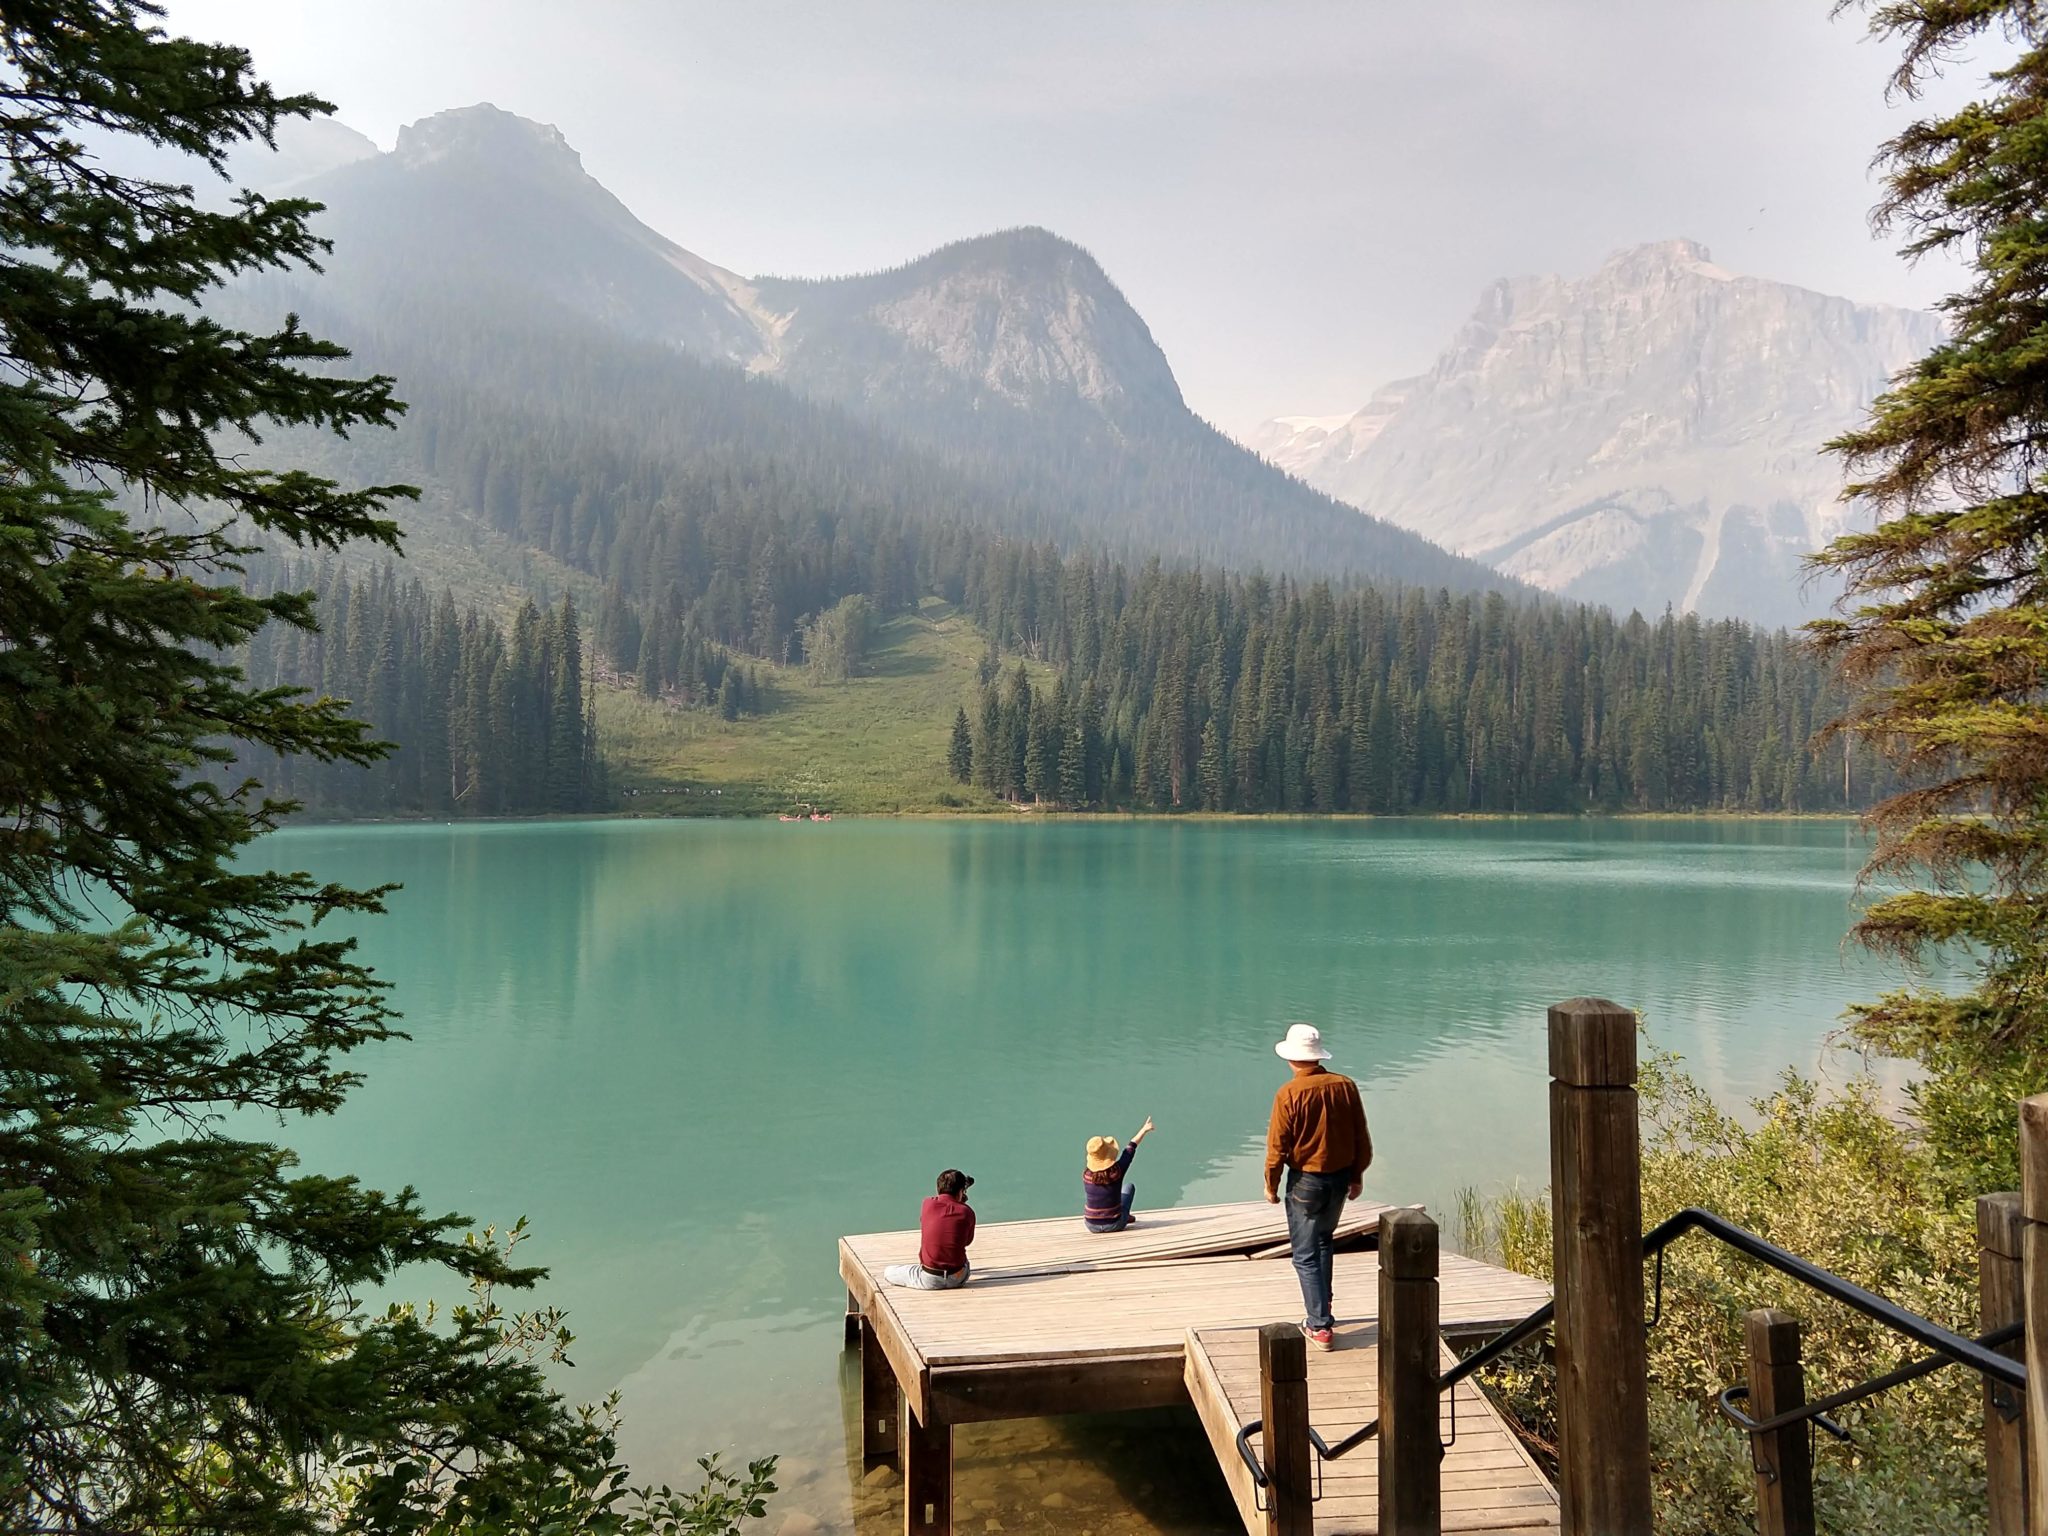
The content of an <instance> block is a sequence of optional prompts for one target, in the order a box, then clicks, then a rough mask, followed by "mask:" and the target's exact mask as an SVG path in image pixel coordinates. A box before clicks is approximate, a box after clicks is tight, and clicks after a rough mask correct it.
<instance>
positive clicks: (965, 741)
mask: <svg viewBox="0 0 2048 1536" xmlns="http://www.w3.org/2000/svg"><path fill="white" fill-rule="evenodd" d="M946 771H947V772H948V773H950V774H952V775H953V778H954V779H955V780H956V781H957V782H959V783H961V784H965V783H967V782H968V781H969V780H970V779H972V778H973V777H974V730H973V728H972V727H971V726H970V725H968V723H967V709H966V706H965V705H963V706H961V708H960V709H958V710H957V711H955V712H954V715H953V739H952V741H951V742H950V743H949V744H948V746H947V748H946Z"/></svg>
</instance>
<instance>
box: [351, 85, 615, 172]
mask: <svg viewBox="0 0 2048 1536" xmlns="http://www.w3.org/2000/svg"><path fill="white" fill-rule="evenodd" d="M392 153H393V154H394V155H396V156H397V158H398V160H399V161H400V162H401V163H402V164H405V165H408V166H421V165H429V164H432V163H434V162H435V161H440V160H455V159H467V158H477V159H483V160H488V161H492V162H495V163H500V164H507V163H518V162H522V161H523V162H527V163H532V164H539V165H546V166H550V167H554V168H557V169H563V170H569V171H574V172H577V173H579V174H580V173H581V172H582V170H583V157H582V156H581V155H579V154H577V153H576V151H575V150H574V149H572V148H571V147H570V145H569V141H568V139H567V138H565V137H564V136H563V134H562V130H561V129H559V128H557V127H555V126H554V124H552V123H537V122H535V121H533V119H531V118H527V117H521V116H519V115H518V114H517V113H516V112H507V111H505V110H504V109H503V108H501V107H496V106H493V105H492V104H491V103H490V102H488V101H480V102H478V103H477V104H476V105H475V106H473V107H455V108H452V109H450V110H449V111H446V112H436V113H435V114H434V115H433V116H432V117H423V118H421V119H420V120H419V121H418V122H416V123H408V124H407V125H406V126H405V127H403V128H401V129H399V130H398V147H397V148H396V149H395V150H393V151H392Z"/></svg>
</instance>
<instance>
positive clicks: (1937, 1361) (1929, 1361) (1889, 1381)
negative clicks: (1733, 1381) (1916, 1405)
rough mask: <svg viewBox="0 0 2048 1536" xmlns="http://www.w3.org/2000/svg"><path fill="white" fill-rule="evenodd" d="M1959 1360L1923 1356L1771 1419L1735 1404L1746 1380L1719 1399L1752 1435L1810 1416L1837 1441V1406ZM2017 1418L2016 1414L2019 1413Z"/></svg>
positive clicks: (1992, 1344) (1993, 1335)
mask: <svg viewBox="0 0 2048 1536" xmlns="http://www.w3.org/2000/svg"><path fill="white" fill-rule="evenodd" d="M2026 1331H2027V1325H2026V1324H2025V1323H2007V1324H2006V1325H2005V1326H2004V1327H2003V1328H1994V1329H1992V1330H1991V1331H1990V1332H1989V1333H1984V1334H1979V1335H1978V1336H1977V1342H1978V1343H1979V1344H1982V1345H1983V1346H1984V1347H1985V1348H1987V1349H1993V1348H1996V1347H1997V1346H1998V1345H2000V1344H2010V1343H2011V1342H2012V1341H2013V1340H2014V1339H2017V1338H2019V1337H2021V1336H2022V1335H2023V1334H2025V1333H2026ZM1956 1363H1957V1362H1956V1361H1954V1360H1951V1359H1949V1358H1948V1357H1947V1356H1946V1355H1924V1356H1922V1357H1921V1358H1920V1359H1918V1360H1914V1361H1911V1362H1909V1363H1907V1364H1905V1365H1902V1366H1900V1367H1898V1369H1896V1370H1891V1371H1886V1372H1885V1373H1884V1375H1882V1376H1873V1377H1871V1378H1870V1380H1868V1381H1863V1382H1858V1383H1857V1384H1856V1385H1855V1386H1853V1387H1844V1388H1843V1389H1842V1390H1841V1391H1839V1392H1834V1393H1830V1394H1829V1395H1828V1396H1826V1397H1822V1398H1816V1399H1815V1400H1814V1401H1812V1402H1810V1403H1803V1404H1801V1405H1800V1406H1799V1407H1797V1408H1788V1409H1786V1410H1785V1411H1784V1412H1783V1413H1780V1414H1776V1415H1773V1416H1772V1417H1771V1418H1768V1419H1761V1420H1759V1419H1752V1418H1751V1417H1750V1416H1749V1415H1748V1414H1746V1413H1744V1412H1743V1411H1742V1410H1741V1409H1740V1408H1737V1407H1736V1406H1735V1403H1736V1400H1737V1399H1742V1400H1745V1401H1746V1400H1747V1399H1748V1397H1749V1387H1748V1385H1747V1384H1746V1383H1744V1384H1741V1385H1737V1386H1733V1387H1730V1388H1728V1390H1727V1391H1725V1392H1723V1393H1722V1394H1721V1395H1720V1397H1719V1398H1717V1399H1716V1401H1717V1402H1718V1403H1719V1404H1720V1406H1721V1411H1722V1412H1723V1413H1725V1414H1726V1415H1727V1416H1728V1417H1729V1418H1730V1419H1732V1420H1734V1422H1735V1423H1737V1424H1739V1425H1740V1426H1741V1427H1742V1428H1743V1430H1744V1431H1745V1432H1747V1433H1749V1434H1752V1435H1767V1434H1769V1433H1770V1432H1771V1431H1772V1430H1774V1429H1783V1428H1785V1427H1786V1426H1787V1425H1788V1424H1803V1423H1805V1422H1806V1421H1807V1420H1808V1419H1811V1420H1813V1421H1814V1422H1815V1423H1816V1424H1818V1425H1819V1426H1820V1427H1821V1428H1822V1429H1824V1430H1826V1431H1827V1432H1828V1433H1829V1434H1831V1435H1833V1436H1834V1437H1835V1438H1836V1439H1837V1440H1847V1439H1848V1438H1849V1432H1848V1431H1847V1430H1846V1429H1844V1428H1842V1426H1841V1425H1839V1424H1837V1423H1836V1422H1835V1421H1834V1420H1833V1419H1831V1418H1829V1417H1828V1415H1829V1414H1830V1413H1832V1412H1833V1411H1834V1410H1835V1409H1837V1408H1846V1407H1848V1406H1849V1404H1851V1403H1860V1402H1862V1401H1863V1399H1865V1398H1866V1397H1875V1396H1877V1394H1878V1393H1880V1392H1889V1391H1890V1390H1891V1389H1892V1388H1893V1387H1902V1386H1904V1385H1905V1384H1906V1383H1907V1382H1909V1381H1918V1380H1919V1379H1920V1378H1921V1377H1922V1376H1931V1375H1933V1374H1934V1373H1935V1372H1936V1371H1938V1370H1941V1369H1943V1368H1944V1367H1946V1366H1951V1365H1955V1364H1956ZM2015 1417H2017V1415H2016V1414H2015Z"/></svg>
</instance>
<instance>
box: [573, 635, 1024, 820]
mask: <svg viewBox="0 0 2048 1536" xmlns="http://www.w3.org/2000/svg"><path fill="white" fill-rule="evenodd" d="M985 644H986V642H985V641H984V640H983V638H982V636H981V633H980V632H979V631H978V630H977V629H975V627H974V626H973V625H972V624H971V623H969V622H968V620H967V619H965V618H964V617H962V616H961V615H960V614H958V613H956V612H954V611H953V610H952V609H951V608H950V607H948V606H947V605H946V604H945V603H942V602H940V601H938V600H937V599H928V600H927V601H926V602H925V604H924V606H923V607H922V608H920V609H919V610H918V611H917V612H916V613H904V614H898V615H896V616H895V617H894V618H891V619H890V620H889V621H888V622H887V623H886V624H884V625H883V626H882V630H881V634H880V637H879V639H878V641H877V644H876V648H875V651H874V653H873V654H872V655H871V656H870V658H869V662H868V667H867V670H866V672H865V674H864V675H863V676H860V677H857V678H854V679H853V680H851V681H850V682H845V683H824V684H818V683H812V682H810V681H808V680H807V679H806V678H805V676H804V673H803V669H802V668H800V667H777V666H772V665H769V664H767V663H759V664H758V665H759V668H760V673H761V679H762V682H763V684H764V685H765V687H766V690H767V692H768V695H769V705H770V707H769V709H768V711H767V713H765V714H762V715H759V716H751V717H749V718H746V719H743V720H738V721H732V722H728V721H725V720H721V719H720V718H719V717H718V716H717V714H716V713H714V712H712V711H709V710H697V709H692V710H678V709H671V708H669V707H667V706H665V705H661V704H656V703H652V702H650V701H648V700H646V699H643V698H641V697H640V696H639V695H638V694H637V693H631V692H624V691H618V690H612V689H607V690H606V691H605V692H603V693H602V694H600V695H599V697H598V702H597V720H598V737H599V740H600V742H601V744H602V747H603V750H604V755H605V760H606V763H607V764H608V766H609V769H610V773H611V781H612V788H613V790H614V792H615V793H616V794H618V796H619V805H620V807H621V809H624V810H627V811H635V812H652V813H655V814H666V815H700V816H701V815H714V816H734V815H759V814H774V813H776V812H782V811H789V810H791V809H793V808H794V806H795V805H796V803H797V802H799V801H809V802H811V803H813V804H816V805H818V806H819V807H821V808H822V809H825V810H829V811H836V812H846V813H860V812H867V813H886V812H903V811H1008V810H1009V809H1010V807H1009V806H1008V805H1007V804H1006V803H1005V802H1003V801H1001V800H999V799H997V798H995V797H994V796H992V795H989V794H987V793H985V792H984V791H982V790H979V789H975V788H972V787H971V786H968V785H964V784H956V783H954V782H953V780H952V778H951V776H950V775H949V774H948V773H947V772H946V745H947V741H948V739H949V738H950V736H951V734H952V729H953V712H954V711H955V710H956V709H958V708H960V707H961V706H962V705H965V706H966V707H967V709H968V711H969V713H970V714H971V713H972V712H973V708H974V698H975V691H976V684H975V668H976V666H977V664H978V663H979V662H980V660H981V656H982V651H983V649H984V647H985ZM1032 671H1033V678H1032V681H1033V683H1034V685H1035V684H1037V683H1038V682H1040V681H1045V682H1050V681H1051V676H1052V674H1051V672H1050V669H1045V668H1033V669H1032Z"/></svg>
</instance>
